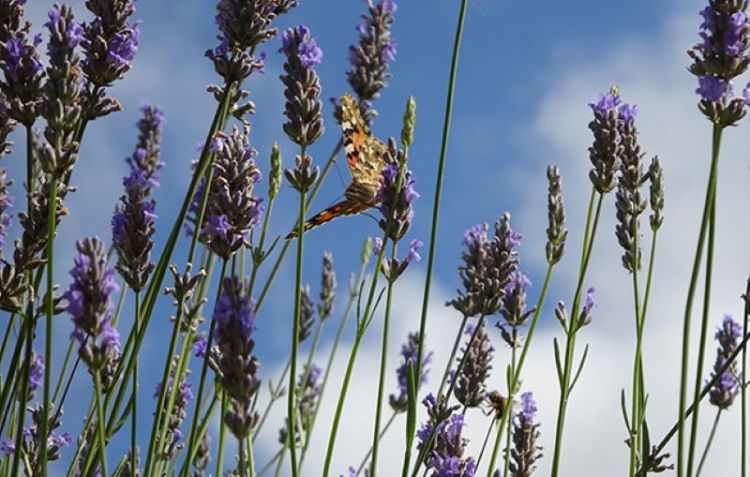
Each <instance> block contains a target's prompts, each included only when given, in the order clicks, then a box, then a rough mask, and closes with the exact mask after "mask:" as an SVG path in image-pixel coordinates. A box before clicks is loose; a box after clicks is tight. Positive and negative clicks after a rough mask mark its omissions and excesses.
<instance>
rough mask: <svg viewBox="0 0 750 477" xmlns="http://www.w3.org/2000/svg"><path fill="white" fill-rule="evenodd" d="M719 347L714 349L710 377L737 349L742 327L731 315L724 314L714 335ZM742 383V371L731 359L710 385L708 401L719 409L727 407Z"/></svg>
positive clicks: (713, 375) (714, 374)
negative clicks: (724, 369)
mask: <svg viewBox="0 0 750 477" xmlns="http://www.w3.org/2000/svg"><path fill="white" fill-rule="evenodd" d="M715 338H716V341H718V343H719V347H718V349H717V350H716V361H715V362H714V370H713V372H712V373H711V377H712V378H713V377H715V376H716V375H717V374H718V373H719V372H720V371H721V369H722V368H723V367H724V366H726V363H727V361H728V360H729V358H730V357H731V356H732V354H733V353H734V352H735V350H736V349H737V346H738V345H739V341H740V339H741V338H742V327H741V326H740V324H739V323H737V322H736V321H734V319H732V317H731V316H729V315H725V316H724V321H723V322H722V324H721V326H720V327H719V329H718V330H717V331H716V335H715ZM741 385H742V373H740V371H739V366H738V364H737V362H736V361H732V363H731V364H730V365H729V367H728V368H727V369H726V371H724V372H723V373H721V376H719V379H718V380H717V381H716V382H715V383H714V385H713V386H712V387H711V391H710V392H709V401H710V402H711V404H713V405H714V406H716V407H718V408H719V409H727V408H729V406H731V405H732V403H733V402H734V398H735V397H736V396H737V394H738V393H739V392H740V386H741Z"/></svg>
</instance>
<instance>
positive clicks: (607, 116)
mask: <svg viewBox="0 0 750 477" xmlns="http://www.w3.org/2000/svg"><path fill="white" fill-rule="evenodd" d="M589 107H590V108H591V110H592V111H593V113H594V119H593V120H592V121H591V122H590V123H589V129H590V130H591V132H592V133H593V135H594V142H593V144H591V146H590V147H589V160H590V161H591V165H592V166H593V167H592V169H591V171H590V172H589V178H590V179H591V183H592V184H593V185H594V187H595V188H596V190H597V192H599V193H600V194H606V193H608V192H611V191H612V190H613V189H614V188H615V187H616V186H617V173H618V172H619V171H620V165H621V163H622V153H623V146H622V144H621V137H620V129H621V128H620V124H621V123H622V122H630V121H632V119H633V118H634V117H635V115H636V112H637V109H636V108H635V106H632V107H631V106H630V105H628V104H626V103H623V102H622V100H621V99H620V93H619V91H618V90H617V88H614V87H613V88H612V89H610V91H609V92H608V93H604V94H600V95H599V99H598V100H597V101H596V102H594V103H589Z"/></svg>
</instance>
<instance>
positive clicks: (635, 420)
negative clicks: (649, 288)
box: [628, 217, 644, 477]
mask: <svg viewBox="0 0 750 477" xmlns="http://www.w3.org/2000/svg"><path fill="white" fill-rule="evenodd" d="M632 233H633V247H632V249H631V251H630V252H631V255H632V260H631V264H630V265H631V268H632V271H631V274H632V278H633V303H634V306H633V308H634V313H635V333H636V340H635V341H636V343H635V357H634V362H633V381H632V398H631V399H632V401H633V402H632V403H631V406H632V407H631V413H630V415H631V419H630V426H631V429H629V434H630V462H629V469H628V475H630V477H633V476H634V475H635V470H636V466H637V461H636V459H637V456H638V451H639V450H640V448H641V446H640V442H641V437H642V434H641V432H640V426H641V424H642V420H643V419H642V414H643V408H642V405H643V403H644V390H643V387H642V385H643V380H642V378H643V360H642V357H641V355H642V351H641V350H642V348H643V317H642V316H641V310H640V307H641V298H640V294H639V290H638V267H639V266H640V260H639V258H640V249H639V242H638V233H639V232H638V218H637V217H634V218H633V230H632Z"/></svg>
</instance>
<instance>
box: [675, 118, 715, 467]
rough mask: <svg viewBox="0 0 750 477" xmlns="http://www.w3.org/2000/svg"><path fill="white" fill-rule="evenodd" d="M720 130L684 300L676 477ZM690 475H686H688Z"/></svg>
mask: <svg viewBox="0 0 750 477" xmlns="http://www.w3.org/2000/svg"><path fill="white" fill-rule="evenodd" d="M722 131H723V127H722V126H720V125H718V124H715V125H714V127H713V138H712V147H711V168H710V170H709V173H708V185H707V187H706V199H705V202H704V204H703V216H702V218H701V226H700V232H699V233H698V244H697V246H696V249H695V258H694V259H693V268H692V272H691V274H690V286H689V287H688V294H687V300H686V303H685V316H684V319H683V326H682V364H681V368H680V401H679V409H678V414H677V477H683V473H684V468H683V462H684V461H685V456H684V455H683V454H684V448H685V431H684V426H685V425H684V422H685V404H686V401H687V387H688V384H687V379H688V377H687V375H688V365H689V358H690V322H691V318H692V313H693V299H694V298H695V292H696V289H697V287H698V275H699V273H700V265H701V260H702V258H703V246H704V244H705V241H706V231H707V229H708V223H709V221H710V215H711V209H712V207H713V206H712V204H713V202H714V201H715V200H716V175H717V173H718V168H719V150H720V147H721V135H722ZM688 475H689V474H688Z"/></svg>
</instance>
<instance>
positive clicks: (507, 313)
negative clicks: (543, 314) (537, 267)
mask: <svg viewBox="0 0 750 477" xmlns="http://www.w3.org/2000/svg"><path fill="white" fill-rule="evenodd" d="M530 286H531V279H530V278H529V276H528V275H527V274H526V273H524V272H518V271H517V272H515V273H514V274H513V276H512V278H511V279H510V281H509V282H508V283H507V285H506V286H505V294H504V296H503V306H502V308H501V309H500V314H501V315H502V316H503V320H504V321H505V325H503V324H502V323H498V324H497V327H498V328H500V330H501V335H502V337H503V340H505V342H506V343H508V346H510V347H519V346H520V345H521V338H520V337H519V336H518V327H519V326H522V325H523V324H524V323H525V322H526V320H528V319H529V317H530V316H531V315H532V314H533V313H534V310H535V309H536V308H535V307H532V308H530V309H528V310H527V309H526V288H528V287H530Z"/></svg>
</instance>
